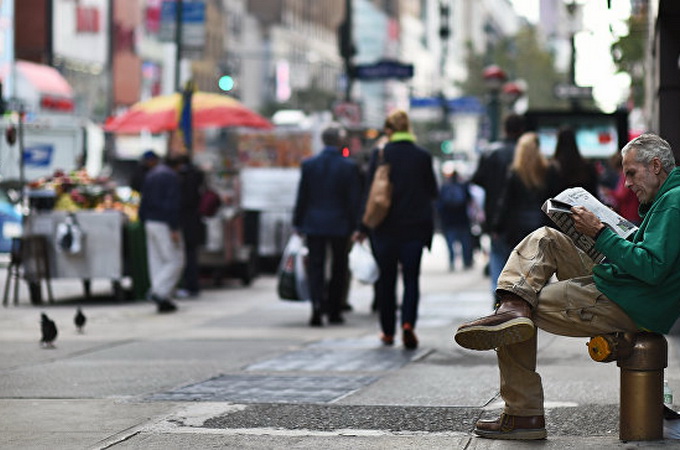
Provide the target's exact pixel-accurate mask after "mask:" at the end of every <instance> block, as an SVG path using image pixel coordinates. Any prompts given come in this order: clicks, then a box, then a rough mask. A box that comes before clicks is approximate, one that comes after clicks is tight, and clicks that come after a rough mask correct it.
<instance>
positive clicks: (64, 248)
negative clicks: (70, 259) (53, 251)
mask: <svg viewBox="0 0 680 450" xmlns="http://www.w3.org/2000/svg"><path fill="white" fill-rule="evenodd" d="M84 239H85V233H83V229H82V228H81V227H80V224H79V223H78V219H76V216H75V214H73V213H69V214H68V215H67V216H66V218H65V219H64V221H63V222H61V223H59V224H58V225H57V229H56V232H55V237H54V240H55V243H56V246H57V250H59V252H61V253H64V254H67V255H78V254H80V253H81V252H82V250H83V244H84V242H83V240H84Z"/></svg>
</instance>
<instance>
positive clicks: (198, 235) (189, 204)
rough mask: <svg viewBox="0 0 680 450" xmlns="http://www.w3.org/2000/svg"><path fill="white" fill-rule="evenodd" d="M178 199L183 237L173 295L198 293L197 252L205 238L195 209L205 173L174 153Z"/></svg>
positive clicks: (197, 205) (200, 217) (193, 294)
mask: <svg viewBox="0 0 680 450" xmlns="http://www.w3.org/2000/svg"><path fill="white" fill-rule="evenodd" d="M177 162H178V164H179V172H178V173H179V179H180V184H181V193H182V203H181V207H180V227H181V229H182V238H183V239H184V270H183V272H182V279H181V282H180V284H179V287H180V289H178V290H177V292H176V295H177V297H180V298H187V297H192V298H193V297H198V296H199V294H200V290H201V284H200V268H199V264H198V252H199V249H200V247H201V245H202V244H203V243H204V241H205V227H204V224H203V218H202V216H201V214H200V212H199V205H200V203H201V193H202V192H203V189H204V188H205V175H204V174H203V172H202V171H201V170H200V169H199V168H198V167H196V166H195V165H194V164H193V162H192V161H191V158H189V156H188V155H180V156H178V157H177Z"/></svg>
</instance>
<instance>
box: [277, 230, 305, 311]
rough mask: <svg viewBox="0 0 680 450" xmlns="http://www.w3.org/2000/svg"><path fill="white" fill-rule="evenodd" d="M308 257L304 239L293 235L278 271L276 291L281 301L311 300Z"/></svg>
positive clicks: (284, 251)
mask: <svg viewBox="0 0 680 450" xmlns="http://www.w3.org/2000/svg"><path fill="white" fill-rule="evenodd" d="M306 256H307V247H305V244H304V242H303V240H302V238H301V237H300V236H299V235H297V234H293V235H291V237H290V239H288V243H287V244H286V247H285V248H284V250H283V256H282V257H281V263H280V265H279V271H278V281H277V285H276V290H277V293H278V295H279V298H280V299H281V300H292V301H307V300H309V298H310V297H309V285H308V282H307V270H306V267H305V258H306Z"/></svg>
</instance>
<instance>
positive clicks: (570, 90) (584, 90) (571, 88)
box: [553, 83, 593, 100]
mask: <svg viewBox="0 0 680 450" xmlns="http://www.w3.org/2000/svg"><path fill="white" fill-rule="evenodd" d="M553 94H555V97H557V98H560V99H563V100H564V99H572V98H573V99H584V100H586V99H591V98H593V88H592V87H591V86H576V85H573V84H566V83H560V84H556V85H555V87H554V88H553Z"/></svg>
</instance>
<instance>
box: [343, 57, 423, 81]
mask: <svg viewBox="0 0 680 450" xmlns="http://www.w3.org/2000/svg"><path fill="white" fill-rule="evenodd" d="M354 75H355V76H356V78H358V79H359V80H385V79H389V78H396V79H399V80H402V79H407V78H413V64H404V63H401V62H399V61H389V60H383V61H379V62H377V63H375V64H359V65H357V66H356V67H355V68H354Z"/></svg>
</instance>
